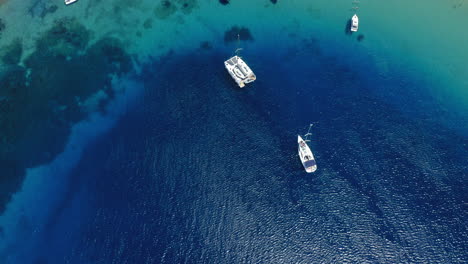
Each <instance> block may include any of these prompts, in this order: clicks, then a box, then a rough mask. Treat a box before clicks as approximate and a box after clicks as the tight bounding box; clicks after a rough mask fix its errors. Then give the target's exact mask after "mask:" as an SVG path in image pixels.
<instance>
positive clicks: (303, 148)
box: [297, 136, 317, 173]
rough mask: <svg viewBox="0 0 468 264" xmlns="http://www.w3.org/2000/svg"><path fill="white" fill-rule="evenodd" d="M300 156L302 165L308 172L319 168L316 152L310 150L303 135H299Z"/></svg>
mask: <svg viewBox="0 0 468 264" xmlns="http://www.w3.org/2000/svg"><path fill="white" fill-rule="evenodd" d="M297 144H298V152H299V158H300V159H301V162H302V166H304V169H305V171H306V172H307V173H312V172H314V171H316V170H317V163H316V162H315V158H314V154H312V151H311V150H310V148H309V146H308V145H307V142H305V141H304V140H303V139H302V137H301V136H297Z"/></svg>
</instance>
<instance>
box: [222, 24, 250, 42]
mask: <svg viewBox="0 0 468 264" xmlns="http://www.w3.org/2000/svg"><path fill="white" fill-rule="evenodd" d="M238 38H239V40H243V41H247V40H249V41H253V40H254V39H253V37H252V34H250V30H249V29H248V28H246V27H238V26H233V27H232V28H231V29H229V30H227V31H226V32H224V42H225V43H228V42H234V41H237V39H238Z"/></svg>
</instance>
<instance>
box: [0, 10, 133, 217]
mask: <svg viewBox="0 0 468 264" xmlns="http://www.w3.org/2000/svg"><path fill="white" fill-rule="evenodd" d="M89 35H90V31H89V30H88V29H86V28H84V27H83V26H82V25H80V23H79V22H78V21H76V20H74V19H63V20H59V21H57V22H56V23H55V25H54V27H52V28H51V29H50V30H49V31H47V32H46V34H45V35H44V36H42V37H41V38H40V39H39V40H38V41H37V44H36V51H35V52H34V53H32V54H31V55H29V56H28V57H27V58H26V59H25V62H24V66H19V65H17V63H18V61H19V58H20V57H21V53H22V47H21V42H20V41H19V40H18V41H15V42H14V43H12V44H11V46H10V47H9V48H8V50H7V51H6V52H5V53H4V55H3V57H2V60H3V62H4V63H5V64H7V65H8V66H7V67H8V68H7V69H6V70H4V71H2V75H1V76H0V98H2V100H1V101H0V111H1V113H2V115H1V119H0V129H1V131H2V144H0V161H1V163H2V164H5V166H2V168H9V169H8V170H6V171H3V172H2V177H1V178H0V186H2V191H1V192H0V193H1V197H0V210H1V211H3V209H4V206H5V204H6V202H7V201H8V200H9V198H10V196H11V194H12V193H14V192H15V191H16V190H18V188H19V186H20V184H21V181H22V179H23V176H24V168H27V167H34V166H37V165H39V164H43V163H47V162H49V161H51V160H52V159H53V158H54V157H55V156H56V155H57V154H58V153H60V152H62V151H63V147H64V144H65V143H66V140H67V138H68V134H69V130H70V126H71V125H72V124H73V123H76V122H78V121H80V120H82V119H83V118H85V117H86V116H87V115H88V113H86V112H83V107H82V106H81V104H83V103H84V102H85V100H86V99H87V98H88V97H89V96H91V95H92V94H93V93H96V92H97V91H99V90H101V89H102V90H103V91H104V92H105V93H106V94H107V95H108V99H112V96H113V94H112V91H111V90H110V75H109V74H117V75H121V74H125V73H128V72H130V71H131V67H132V66H131V61H130V56H129V55H128V54H126V53H125V51H124V49H123V48H122V46H121V43H120V42H119V40H117V39H113V38H105V39H101V40H99V41H97V42H96V43H95V44H93V45H91V46H88V42H89ZM70 73H73V74H70ZM71 78H73V79H71ZM106 87H107V88H106ZM65 88H66V89H65ZM101 103H102V104H105V103H106V102H105V101H102V102H101ZM31 117H34V118H31ZM32 135H34V136H32Z"/></svg>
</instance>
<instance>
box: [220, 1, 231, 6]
mask: <svg viewBox="0 0 468 264" xmlns="http://www.w3.org/2000/svg"><path fill="white" fill-rule="evenodd" d="M219 2H220V3H221V4H222V5H227V4H229V0H219Z"/></svg>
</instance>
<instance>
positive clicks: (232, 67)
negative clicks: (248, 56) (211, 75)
mask: <svg viewBox="0 0 468 264" xmlns="http://www.w3.org/2000/svg"><path fill="white" fill-rule="evenodd" d="M224 66H225V67H226V70H227V71H228V72H229V74H230V75H231V77H232V78H233V79H234V81H236V83H237V84H238V85H239V87H240V88H243V87H244V86H245V84H246V83H250V82H253V81H255V80H256V79H257V77H256V76H255V74H254V73H253V71H252V70H251V69H250V67H249V66H248V65H247V63H245V61H244V60H242V59H241V57H239V56H237V55H235V56H234V57H231V58H230V59H228V60H227V61H225V62H224Z"/></svg>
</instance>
